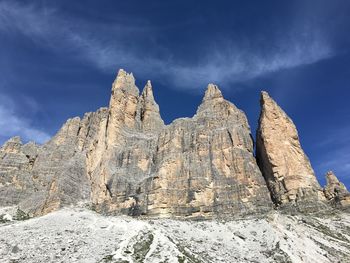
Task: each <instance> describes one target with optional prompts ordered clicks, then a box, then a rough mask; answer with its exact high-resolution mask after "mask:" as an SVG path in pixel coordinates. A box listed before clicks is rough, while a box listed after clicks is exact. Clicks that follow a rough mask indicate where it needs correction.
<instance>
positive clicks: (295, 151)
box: [256, 91, 324, 205]
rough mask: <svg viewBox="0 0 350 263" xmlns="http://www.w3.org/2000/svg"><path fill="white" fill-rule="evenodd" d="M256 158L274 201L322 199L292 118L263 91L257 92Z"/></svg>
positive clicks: (283, 202)
mask: <svg viewBox="0 0 350 263" xmlns="http://www.w3.org/2000/svg"><path fill="white" fill-rule="evenodd" d="M260 102H261V113H260V119H259V127H258V131H257V139H256V140H257V149H256V150H257V161H258V164H259V166H260V169H261V170H262V173H263V175H264V177H265V180H266V182H267V185H268V187H269V189H270V192H271V195H272V199H273V200H274V202H275V203H276V204H277V205H280V204H285V203H293V204H296V203H297V202H299V201H302V200H310V199H313V200H319V199H320V200H324V197H322V194H321V191H320V185H319V183H318V182H317V179H316V176H315V173H314V171H313V169H312V167H311V164H310V161H309V159H308V157H307V156H306V154H305V153H304V151H303V149H302V147H301V145H300V142H299V136H298V132H297V129H296V127H295V125H294V123H293V121H292V120H291V119H290V118H289V117H288V116H287V114H286V113H285V112H284V111H283V110H282V109H281V108H280V107H279V106H278V105H277V103H276V102H275V101H274V100H273V99H272V98H271V97H270V96H269V94H268V93H267V92H264V91H263V92H262V93H261V100H260Z"/></svg>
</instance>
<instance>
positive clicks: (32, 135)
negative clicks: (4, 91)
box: [0, 96, 50, 144]
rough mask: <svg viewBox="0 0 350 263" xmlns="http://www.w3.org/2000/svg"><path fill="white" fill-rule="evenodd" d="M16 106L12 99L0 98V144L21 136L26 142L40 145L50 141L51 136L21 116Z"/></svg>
mask: <svg viewBox="0 0 350 263" xmlns="http://www.w3.org/2000/svg"><path fill="white" fill-rule="evenodd" d="M29 103H33V102H32V101H30V102H29ZM15 105H16V103H15V102H14V101H13V100H12V99H11V98H9V97H5V96H0V143H1V144H2V143H3V140H6V139H8V138H9V137H12V136H21V137H22V139H24V141H29V140H34V141H35V142H38V143H43V142H46V141H47V140H49V138H50V136H49V134H47V133H46V132H44V131H42V130H39V129H36V128H34V127H33V125H32V123H31V121H30V120H28V119H25V118H23V117H21V116H19V114H18V113H17V110H16V106H15ZM34 107H37V106H36V105H34Z"/></svg>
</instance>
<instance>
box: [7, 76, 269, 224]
mask: <svg viewBox="0 0 350 263" xmlns="http://www.w3.org/2000/svg"><path fill="white" fill-rule="evenodd" d="M0 152H1V155H0V158H1V159H0V171H1V177H0V178H1V187H0V193H1V195H0V196H1V199H0V201H1V205H10V204H19V205H20V207H21V209H23V210H25V211H27V212H29V213H31V214H34V215H37V214H45V213H48V212H50V211H52V210H55V209H57V208H59V207H61V206H63V205H66V204H70V203H75V202H78V201H80V200H88V199H90V198H91V201H92V203H93V205H94V207H95V209H96V210H98V211H101V212H106V213H126V214H130V215H148V216H157V217H159V216H160V217H176V216H180V217H189V218H212V217H219V216H222V217H233V216H241V215H245V214H252V213H256V212H262V211H267V210H269V209H270V208H271V207H272V202H271V199H270V196H269V191H268V189H267V186H266V184H265V182H264V178H263V176H262V174H261V172H260V170H259V168H258V166H257V164H256V160H255V158H254V156H253V141H252V138H251V134H250V128H249V125H248V122H247V119H246V116H245V115H244V113H243V112H242V111H241V110H239V109H237V108H236V107H235V106H234V105H233V104H232V103H230V102H228V101H226V100H225V99H224V98H223V96H222V94H221V92H220V90H219V89H218V87H217V86H215V85H213V84H210V85H209V86H208V88H207V91H206V93H205V96H204V98H203V101H202V103H201V105H200V106H199V108H198V110H197V113H196V115H195V116H193V118H182V119H178V120H175V121H174V122H173V123H172V124H170V125H164V122H163V120H162V119H161V116H160V113H159V107H158V105H157V103H156V102H155V100H154V97H153V91H152V86H151V83H150V82H147V84H146V86H145V88H144V90H143V92H142V93H141V95H139V90H138V88H137V87H136V85H135V79H134V77H133V75H132V74H128V73H126V72H125V71H123V70H120V71H119V73H118V76H117V78H116V80H115V81H114V83H113V85H112V96H111V99H110V104H109V107H108V108H101V109H100V110H98V111H97V112H94V113H87V114H85V116H84V117H83V119H80V118H73V119H70V120H68V121H67V122H66V124H64V126H63V127H62V128H61V130H60V131H59V132H58V133H57V134H56V136H54V137H53V139H52V140H51V141H49V142H48V143H46V144H45V145H43V146H38V145H34V144H27V145H22V144H21V143H20V140H19V139H18V138H14V139H12V140H10V141H9V142H7V143H6V144H5V145H4V146H3V147H2V148H1V150H0Z"/></svg>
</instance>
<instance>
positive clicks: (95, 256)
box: [0, 208, 350, 263]
mask: <svg viewBox="0 0 350 263" xmlns="http://www.w3.org/2000/svg"><path fill="white" fill-rule="evenodd" d="M1 213H4V210H3V211H0V214H1ZM5 218H6V219H9V216H6V217H5ZM3 221H6V220H3ZM0 262H230V263H232V262H240V263H241V262H259V263H263V262H315V263H322V262H342V263H343V262H350V215H349V214H345V213H338V212H337V213H334V214H332V215H322V216H321V215H319V216H318V217H317V216H289V215H282V214H279V213H277V212H276V213H270V214H268V215H267V216H266V217H264V218H250V219H242V220H235V221H231V222H217V221H203V222H194V221H177V220H169V219H160V220H140V219H134V218H130V217H124V216H123V217H105V216H102V215H99V214H96V213H95V212H93V211H90V210H88V209H85V208H66V209H63V210H60V211H57V212H53V213H51V214H48V215H46V216H43V217H39V218H34V219H29V220H25V221H9V222H5V223H1V224H0Z"/></svg>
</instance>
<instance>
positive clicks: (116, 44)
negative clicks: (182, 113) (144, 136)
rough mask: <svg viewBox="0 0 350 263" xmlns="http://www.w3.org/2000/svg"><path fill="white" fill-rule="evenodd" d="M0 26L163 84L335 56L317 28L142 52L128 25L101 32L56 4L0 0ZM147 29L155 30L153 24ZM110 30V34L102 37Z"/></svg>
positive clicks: (188, 83)
mask: <svg viewBox="0 0 350 263" xmlns="http://www.w3.org/2000/svg"><path fill="white" fill-rule="evenodd" d="M72 25H73V26H72ZM89 28H90V31H89ZM0 30H1V32H3V33H8V34H12V33H14V32H17V33H20V34H23V35H24V36H26V37H29V38H30V39H32V40H33V41H34V42H36V43H38V44H40V45H45V46H46V47H48V48H50V49H52V50H54V51H56V52H60V51H61V50H60V49H62V47H65V48H66V49H67V50H70V52H71V53H72V54H75V56H76V58H77V59H80V60H84V61H87V62H88V63H89V64H90V65H91V66H94V67H96V68H98V69H99V70H102V71H107V72H110V71H115V70H116V69H117V68H118V67H125V68H127V69H131V70H133V71H136V72H138V73H139V74H142V77H145V78H152V79H156V80H157V79H162V80H163V81H164V80H165V81H166V82H167V84H170V85H173V86H175V87H179V88H187V89H201V88H203V87H202V86H203V85H205V84H207V83H208V82H217V83H220V84H227V83H234V82H241V81H245V80H249V79H253V78H256V77H260V76H264V75H266V74H270V73H272V72H277V71H279V70H283V69H288V68H293V67H297V66H300V65H306V64H312V63H315V62H318V61H320V60H323V59H326V58H329V57H331V56H333V55H334V52H333V50H332V47H331V45H330V44H329V43H328V41H327V40H326V39H324V38H323V36H322V34H320V33H316V32H317V31H315V30H304V31H303V30H301V31H300V30H299V31H298V30H295V31H294V32H290V33H286V35H285V36H284V37H283V39H282V40H276V41H277V42H275V43H272V44H271V46H274V47H273V48H272V47H271V48H269V50H267V51H266V50H265V51H264V50H259V47H256V46H248V45H246V44H243V43H242V44H240V43H235V44H232V43H231V44H230V41H226V44H225V46H218V47H215V48H214V47H211V46H209V47H208V48H207V49H203V48H200V49H201V52H202V53H203V56H201V59H199V60H198V61H195V62H193V63H191V64H189V63H187V62H186V63H185V62H183V61H181V60H180V59H176V58H174V57H173V55H172V54H171V53H169V54H166V55H163V56H159V55H158V56H155V55H154V56H152V55H149V56H145V55H143V56H140V55H138V54H136V53H135V51H133V50H132V49H130V48H129V47H128V46H127V45H125V43H123V41H122V37H123V35H124V34H125V32H124V31H125V30H129V29H128V28H126V29H125V28H124V29H123V27H122V26H120V25H110V26H109V27H108V28H105V31H104V32H102V33H101V32H99V31H100V30H99V28H98V25H91V24H89V22H88V21H79V22H77V21H74V20H73V19H72V18H70V17H64V16H62V14H60V13H59V12H58V11H57V10H55V9H52V8H42V7H38V6H36V5H20V4H18V3H13V2H9V1H2V2H0ZM131 30H133V29H131ZM134 30H135V29H134ZM145 30H147V31H148V34H152V33H153V32H152V29H148V28H147V29H145ZM108 31H109V32H110V34H109V35H110V39H108V38H106V37H105V36H106V35H108V34H105V32H108ZM311 32H313V33H311ZM129 33H130V32H129ZM224 42H225V41H224ZM58 43H59V44H58Z"/></svg>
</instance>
